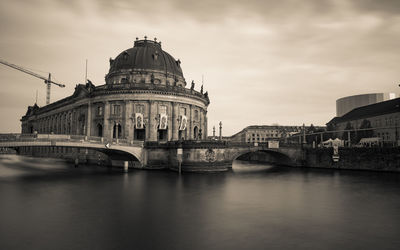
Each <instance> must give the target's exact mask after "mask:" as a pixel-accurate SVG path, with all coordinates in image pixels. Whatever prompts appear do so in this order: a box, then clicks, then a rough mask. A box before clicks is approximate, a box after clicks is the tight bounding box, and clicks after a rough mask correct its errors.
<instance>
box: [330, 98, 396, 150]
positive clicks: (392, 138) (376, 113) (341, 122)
mask: <svg viewBox="0 0 400 250" xmlns="http://www.w3.org/2000/svg"><path fill="white" fill-rule="evenodd" d="M399 126H400V98H396V99H392V100H388V101H384V102H378V103H375V104H370V105H366V106H362V107H358V108H355V109H353V110H352V111H350V112H348V113H346V114H345V115H343V116H339V117H335V118H333V119H332V120H330V121H329V122H328V123H327V127H328V128H329V130H339V131H340V130H348V129H354V130H357V129H363V128H369V127H370V128H372V130H371V131H370V134H369V135H368V136H366V137H380V138H382V140H383V142H385V143H392V144H394V143H396V142H397V145H399V144H398V143H399V132H400V131H399ZM345 133H346V132H343V131H342V132H338V136H342V137H343V138H346V135H345ZM360 133H361V134H363V132H361V131H360ZM364 134H365V133H364Z"/></svg>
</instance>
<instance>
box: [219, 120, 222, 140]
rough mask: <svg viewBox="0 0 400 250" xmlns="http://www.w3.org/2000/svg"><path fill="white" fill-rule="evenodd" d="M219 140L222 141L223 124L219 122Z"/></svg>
mask: <svg viewBox="0 0 400 250" xmlns="http://www.w3.org/2000/svg"><path fill="white" fill-rule="evenodd" d="M219 140H220V141H221V140H222V122H221V121H220V122H219Z"/></svg>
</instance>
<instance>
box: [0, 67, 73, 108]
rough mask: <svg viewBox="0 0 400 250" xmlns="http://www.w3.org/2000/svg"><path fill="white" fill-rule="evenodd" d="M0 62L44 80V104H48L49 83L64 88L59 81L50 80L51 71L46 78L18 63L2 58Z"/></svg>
mask: <svg viewBox="0 0 400 250" xmlns="http://www.w3.org/2000/svg"><path fill="white" fill-rule="evenodd" d="M0 63H1V64H4V65H6V66H8V67H11V68H13V69H16V70H19V71H22V72H24V73H26V74H29V75H31V76H34V77H37V78H39V79H42V80H44V83H45V84H46V85H47V91H46V105H48V104H50V87H51V84H55V85H57V86H58V87H61V88H64V87H65V85H64V84H61V83H57V82H54V81H52V80H51V73H49V77H47V78H46V77H45V76H41V75H39V74H36V73H35V72H32V71H30V70H27V69H25V68H23V67H21V66H18V65H15V64H12V63H9V62H7V61H4V60H2V59H0Z"/></svg>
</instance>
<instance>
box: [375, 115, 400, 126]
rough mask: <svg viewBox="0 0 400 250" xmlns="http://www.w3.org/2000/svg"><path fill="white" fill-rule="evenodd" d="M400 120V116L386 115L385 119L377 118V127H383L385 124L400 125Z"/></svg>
mask: <svg viewBox="0 0 400 250" xmlns="http://www.w3.org/2000/svg"><path fill="white" fill-rule="evenodd" d="M399 124H400V120H399V117H398V116H395V117H392V116H390V117H385V120H383V118H379V119H375V127H383V126H395V125H399Z"/></svg>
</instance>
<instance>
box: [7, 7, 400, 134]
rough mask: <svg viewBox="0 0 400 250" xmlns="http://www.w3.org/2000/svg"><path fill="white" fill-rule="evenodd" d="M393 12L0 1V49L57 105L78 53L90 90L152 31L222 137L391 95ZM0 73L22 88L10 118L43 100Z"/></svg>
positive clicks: (395, 50)
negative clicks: (199, 94) (200, 94)
mask: <svg viewBox="0 0 400 250" xmlns="http://www.w3.org/2000/svg"><path fill="white" fill-rule="evenodd" d="M399 13H400V11H399V2H398V1H372V0H371V1H369V0H366V1H361V0H360V1H357V0H355V1H347V0H338V1H330V0H329V1H328V0H311V1H295V0H280V1H261V0H248V1H239V0H231V1H227V0H221V1H211V0H204V1H183V0H172V1H161V0H153V1H131V0H129V1H128V0H114V1H109V0H92V1H78V0H70V1H50V0H38V1H1V2H0V31H1V32H2V36H1V38H0V55H1V57H2V58H4V59H8V60H9V61H11V62H14V63H16V64H21V65H22V66H26V67H31V68H36V69H41V70H43V71H49V72H52V74H53V75H54V76H55V77H56V79H57V80H59V81H60V82H65V83H67V84H68V86H67V88H66V89H59V88H52V95H53V97H52V99H53V100H56V99H60V98H63V97H65V96H67V95H69V94H71V93H72V92H73V88H74V86H75V84H77V83H80V82H82V81H83V78H84V65H85V59H89V76H90V77H89V78H90V79H91V80H92V81H93V82H94V83H95V84H96V85H100V84H103V83H104V75H105V74H106V73H107V71H108V66H109V65H108V58H109V57H115V56H117V55H118V54H119V53H120V52H121V51H123V50H125V49H126V48H128V47H130V46H132V43H133V40H134V39H135V37H136V36H138V37H141V36H144V35H148V37H154V36H156V37H157V38H159V40H161V41H162V42H163V49H164V50H166V51H167V52H168V53H170V54H171V55H172V56H174V57H175V58H176V59H177V58H179V59H181V61H182V68H183V72H184V75H185V77H186V80H187V82H190V81H191V80H192V79H194V80H195V81H196V83H197V84H196V88H200V82H201V76H202V75H204V76H205V90H208V91H209V94H210V98H211V106H210V107H209V113H208V115H209V125H210V127H211V128H212V125H215V124H217V123H218V122H219V121H220V120H222V121H223V123H224V124H225V126H226V129H224V133H228V134H229V133H233V132H235V131H239V130H240V129H241V128H243V127H244V126H247V125H249V124H268V123H272V122H278V123H280V124H288V125H290V124H293V125H301V124H302V123H303V122H306V123H314V124H324V123H325V122H327V121H329V120H330V119H331V118H332V116H333V115H334V113H335V112H334V107H335V100H336V99H337V98H340V97H343V96H347V95H352V94H361V93H367V92H389V91H392V92H393V91H397V89H396V88H397V85H394V84H393V83H394V82H395V81H398V79H400V73H399V72H398V65H400V56H399V55H400V47H399V46H398V44H397V43H398V41H399V40H400V31H399V30H400V16H399ZM4 72H9V71H8V69H4V68H0V73H1V74H2V75H1V76H2V86H8V85H7V84H8V83H9V82H13V84H14V85H13V87H7V88H8V89H9V90H10V91H16V92H17V91H21V92H24V94H23V95H24V97H23V98H24V105H23V106H24V108H21V110H20V111H19V113H21V114H22V113H24V112H25V111H26V106H25V101H26V99H29V98H26V97H27V96H31V97H34V93H35V91H36V89H39V91H40V92H39V96H41V97H44V95H45V88H44V86H42V85H43V84H42V83H41V82H40V81H39V82H38V83H36V80H35V81H34V80H31V78H29V79H27V78H25V77H22V76H20V75H19V73H12V74H13V75H12V76H10V75H9V73H4ZM43 74H46V73H43ZM18 86H19V88H18ZM42 87H43V88H42ZM12 93H14V92H12ZM25 93H26V94H25ZM10 96H12V95H10ZM11 99H18V98H17V97H16V98H11ZM31 99H32V98H31ZM39 99H40V100H39V103H40V102H42V103H41V104H43V102H44V101H43V98H39ZM10 101H11V100H10ZM30 104H32V103H30ZM2 105H5V104H2ZM15 123H16V124H17V125H16V126H14V127H17V128H19V122H18V120H16V121H15ZM2 128H3V124H1V123H0V129H2ZM210 131H211V130H210Z"/></svg>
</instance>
